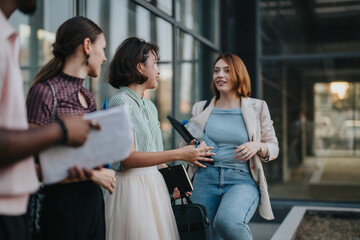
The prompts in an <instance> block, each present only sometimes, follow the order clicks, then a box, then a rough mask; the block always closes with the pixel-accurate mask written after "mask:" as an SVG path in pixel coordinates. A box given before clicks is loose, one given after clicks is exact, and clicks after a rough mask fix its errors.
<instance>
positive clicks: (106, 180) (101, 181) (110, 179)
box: [90, 168, 116, 194]
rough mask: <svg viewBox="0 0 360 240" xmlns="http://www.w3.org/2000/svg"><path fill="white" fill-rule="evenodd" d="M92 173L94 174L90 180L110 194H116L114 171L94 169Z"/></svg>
mask: <svg viewBox="0 0 360 240" xmlns="http://www.w3.org/2000/svg"><path fill="white" fill-rule="evenodd" d="M91 172H92V176H91V178H90V180H91V181H93V182H94V183H96V184H97V185H99V186H102V187H104V188H106V189H107V190H108V191H109V193H110V194H112V193H113V192H114V188H115V181H116V178H115V171H114V170H112V169H107V168H101V169H94V170H92V171H91Z"/></svg>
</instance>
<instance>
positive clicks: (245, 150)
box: [234, 142, 261, 162]
mask: <svg viewBox="0 0 360 240" xmlns="http://www.w3.org/2000/svg"><path fill="white" fill-rule="evenodd" d="M260 146H261V143H260V142H247V143H244V144H241V145H239V146H236V150H235V151H234V154H236V155H235V157H234V159H237V160H238V161H243V162H246V161H249V160H250V158H252V157H253V156H254V155H255V154H256V153H257V152H258V151H259V149H260Z"/></svg>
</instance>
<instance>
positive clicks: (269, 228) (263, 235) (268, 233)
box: [249, 222, 280, 240]
mask: <svg viewBox="0 0 360 240" xmlns="http://www.w3.org/2000/svg"><path fill="white" fill-rule="evenodd" d="M279 226H280V224H278V223H252V222H250V223H249V227H250V229H251V232H252V234H253V238H254V240H270V239H271V237H272V235H274V233H275V231H276V230H277V229H278V227H279Z"/></svg>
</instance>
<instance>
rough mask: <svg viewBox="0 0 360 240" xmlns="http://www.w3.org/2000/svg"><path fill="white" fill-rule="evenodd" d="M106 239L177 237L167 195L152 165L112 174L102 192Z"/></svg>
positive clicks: (131, 239) (133, 239)
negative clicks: (110, 187)
mask: <svg viewBox="0 0 360 240" xmlns="http://www.w3.org/2000/svg"><path fill="white" fill-rule="evenodd" d="M105 219H106V239H107V240H172V239H174V240H178V239H180V237H179V233H178V230H177V226H176V222H175V218H174V214H173V211H172V208H171V203H170V196H169V193H168V190H167V187H166V184H165V181H164V179H163V177H162V175H161V174H160V173H159V171H158V170H157V167H156V166H153V167H146V168H134V169H128V170H124V171H121V172H117V174H116V187H115V190H114V193H113V194H112V195H110V194H109V193H108V192H106V194H105Z"/></svg>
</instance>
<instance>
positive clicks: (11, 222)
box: [0, 214, 30, 240]
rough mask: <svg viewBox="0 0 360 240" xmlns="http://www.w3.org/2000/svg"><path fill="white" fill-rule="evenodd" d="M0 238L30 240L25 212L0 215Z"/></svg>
mask: <svg viewBox="0 0 360 240" xmlns="http://www.w3.org/2000/svg"><path fill="white" fill-rule="evenodd" d="M0 239H4V240H5V239H6V240H30V233H29V227H28V221H27V217H26V214H25V215H20V216H7V215H0Z"/></svg>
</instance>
